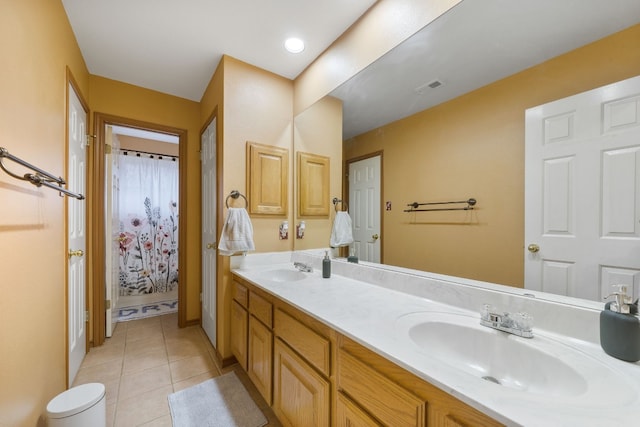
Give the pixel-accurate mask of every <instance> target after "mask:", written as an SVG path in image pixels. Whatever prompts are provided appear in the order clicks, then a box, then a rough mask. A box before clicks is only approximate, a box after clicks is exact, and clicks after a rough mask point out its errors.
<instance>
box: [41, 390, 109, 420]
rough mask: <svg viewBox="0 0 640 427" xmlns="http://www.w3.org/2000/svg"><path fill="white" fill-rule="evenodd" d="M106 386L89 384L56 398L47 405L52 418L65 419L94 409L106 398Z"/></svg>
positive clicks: (65, 392)
mask: <svg viewBox="0 0 640 427" xmlns="http://www.w3.org/2000/svg"><path fill="white" fill-rule="evenodd" d="M104 393H105V388H104V384H100V383H88V384H82V385H79V386H76V387H72V388H70V389H69V390H67V391H64V392H62V393H60V394H59V395H57V396H56V397H54V398H53V399H52V400H51V401H50V402H49V404H48V405H47V414H48V415H49V417H51V418H65V417H69V416H71V415H75V414H77V413H80V412H82V411H84V410H85V409H87V408H90V407H92V406H93V405H95V404H96V403H97V402H99V401H100V399H102V398H103V397H104Z"/></svg>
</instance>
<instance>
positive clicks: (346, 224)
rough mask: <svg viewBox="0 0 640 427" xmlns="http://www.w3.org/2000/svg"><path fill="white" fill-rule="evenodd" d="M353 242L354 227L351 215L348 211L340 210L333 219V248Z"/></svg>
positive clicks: (331, 240)
mask: <svg viewBox="0 0 640 427" xmlns="http://www.w3.org/2000/svg"><path fill="white" fill-rule="evenodd" d="M352 243H353V229H352V228H351V217H350V216H349V212H347V211H339V212H337V213H336V218H335V219H334V220H333V228H332V229H331V239H330V241H329V244H330V245H331V247H332V248H337V247H338V246H348V245H350V244H352Z"/></svg>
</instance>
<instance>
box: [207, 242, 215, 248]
mask: <svg viewBox="0 0 640 427" xmlns="http://www.w3.org/2000/svg"><path fill="white" fill-rule="evenodd" d="M215 246H216V244H215V243H207V249H213V248H214V247H215Z"/></svg>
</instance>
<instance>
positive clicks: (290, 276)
mask: <svg viewBox="0 0 640 427" xmlns="http://www.w3.org/2000/svg"><path fill="white" fill-rule="evenodd" d="M260 276H261V277H262V278H263V279H265V280H271V281H273V282H297V281H299V280H304V279H306V278H307V275H306V274H305V273H303V272H302V271H300V270H295V269H293V268H292V269H288V268H278V269H275V270H267V271H264V272H262V273H260Z"/></svg>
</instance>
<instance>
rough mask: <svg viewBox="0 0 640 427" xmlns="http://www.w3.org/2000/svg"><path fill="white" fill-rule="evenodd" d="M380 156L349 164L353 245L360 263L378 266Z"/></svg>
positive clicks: (380, 239)
mask: <svg viewBox="0 0 640 427" xmlns="http://www.w3.org/2000/svg"><path fill="white" fill-rule="evenodd" d="M380 168H381V163H380V156H374V157H369V158H367V159H364V160H360V161H357V162H353V163H350V164H349V205H350V206H349V213H350V215H351V221H352V223H353V245H354V248H355V253H356V255H357V256H358V258H359V259H360V260H362V261H369V262H380V245H381V244H382V242H381V241H382V233H381V227H380Z"/></svg>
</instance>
